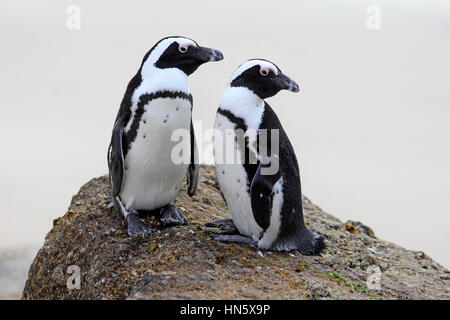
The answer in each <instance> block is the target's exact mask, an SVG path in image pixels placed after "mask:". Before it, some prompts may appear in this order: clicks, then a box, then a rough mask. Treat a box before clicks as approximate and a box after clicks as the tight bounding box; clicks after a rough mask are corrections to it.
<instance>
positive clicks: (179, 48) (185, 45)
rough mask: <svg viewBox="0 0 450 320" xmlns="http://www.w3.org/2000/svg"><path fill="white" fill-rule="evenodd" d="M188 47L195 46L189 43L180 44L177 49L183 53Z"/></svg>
mask: <svg viewBox="0 0 450 320" xmlns="http://www.w3.org/2000/svg"><path fill="white" fill-rule="evenodd" d="M189 47H195V46H194V45H193V44H191V43H186V44H181V45H180V46H179V47H178V50H180V52H182V53H184V52H186V51H188V49H189Z"/></svg>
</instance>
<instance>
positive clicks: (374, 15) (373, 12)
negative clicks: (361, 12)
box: [366, 4, 381, 30]
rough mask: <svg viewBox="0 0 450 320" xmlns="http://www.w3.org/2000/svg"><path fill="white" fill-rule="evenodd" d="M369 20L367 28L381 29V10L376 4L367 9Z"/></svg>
mask: <svg viewBox="0 0 450 320" xmlns="http://www.w3.org/2000/svg"><path fill="white" fill-rule="evenodd" d="M366 13H367V20H366V26H367V29H369V30H379V29H381V9H380V7H379V6H377V5H376V4H372V5H370V6H368V7H367V9H366Z"/></svg>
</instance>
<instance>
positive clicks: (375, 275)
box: [366, 266, 381, 290]
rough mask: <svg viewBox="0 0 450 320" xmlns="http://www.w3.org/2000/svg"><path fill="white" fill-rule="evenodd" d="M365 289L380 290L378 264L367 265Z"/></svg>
mask: <svg viewBox="0 0 450 320" xmlns="http://www.w3.org/2000/svg"><path fill="white" fill-rule="evenodd" d="M367 274H368V277H367V282H366V285H367V289H370V290H380V289H381V270H380V267H379V266H369V267H368V268H367Z"/></svg>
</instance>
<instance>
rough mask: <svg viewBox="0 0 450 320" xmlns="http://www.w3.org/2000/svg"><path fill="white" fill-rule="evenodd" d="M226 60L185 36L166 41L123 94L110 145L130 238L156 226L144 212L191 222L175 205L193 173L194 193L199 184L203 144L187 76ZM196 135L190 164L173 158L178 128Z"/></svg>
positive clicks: (114, 190) (114, 186)
mask: <svg viewBox="0 0 450 320" xmlns="http://www.w3.org/2000/svg"><path fill="white" fill-rule="evenodd" d="M222 59H223V55H222V53H221V52H220V51H217V50H213V49H209V48H205V47H201V46H199V45H198V44H197V43H196V42H195V41H194V40H191V39H188V38H185V37H167V38H164V39H162V40H160V41H159V42H158V43H156V44H155V46H154V47H153V48H152V49H150V51H148V52H147V54H146V55H145V56H144V59H143V61H142V64H141V66H140V68H139V70H138V72H137V73H136V75H135V76H134V77H133V78H132V79H131V81H130V82H129V84H128V87H127V89H126V92H125V95H124V97H123V100H122V103H121V105H120V108H119V112H118V114H117V118H116V121H115V123H114V128H113V132H112V137H111V143H110V145H109V149H108V167H109V179H110V184H111V199H112V201H113V203H114V206H115V208H116V210H117V212H118V213H119V214H120V215H123V216H124V217H125V219H126V220H127V222H128V234H129V235H130V236H135V235H145V234H148V233H151V232H153V231H154V229H152V228H150V227H148V226H146V225H145V223H144V222H143V221H142V220H141V219H140V216H139V214H141V213H149V212H150V213H156V214H160V220H161V222H162V223H163V225H164V226H169V225H178V224H186V223H187V219H186V218H185V216H184V215H183V214H182V213H181V212H180V211H179V210H178V208H177V207H176V206H175V205H174V204H173V203H174V201H175V199H176V197H177V195H178V192H179V190H180V187H181V185H182V183H183V181H184V178H185V177H186V176H187V180H188V190H187V191H188V194H189V195H190V196H192V195H193V194H194V193H195V191H196V188H197V181H198V163H197V161H196V159H197V148H196V142H195V137H194V129H193V126H192V95H191V92H190V90H189V88H188V86H187V77H188V76H189V75H190V74H192V73H193V72H194V71H195V70H197V68H198V67H199V66H200V65H202V64H203V63H206V62H208V61H219V60H222ZM178 129H184V130H187V131H188V132H189V133H190V141H189V143H190V148H189V149H190V155H189V157H188V158H189V159H190V162H189V163H181V164H176V163H175V162H174V161H173V160H172V159H171V151H172V148H173V147H174V146H175V143H176V142H174V141H172V139H171V136H172V133H173V132H174V130H178Z"/></svg>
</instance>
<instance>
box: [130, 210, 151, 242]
mask: <svg viewBox="0 0 450 320" xmlns="http://www.w3.org/2000/svg"><path fill="white" fill-rule="evenodd" d="M127 222H128V235H129V236H130V237H136V236H144V235H147V234H150V233H153V232H155V229H153V228H150V227H148V226H147V225H146V224H145V223H144V222H143V221H142V220H141V219H140V218H139V215H138V214H137V213H136V212H130V213H129V214H128V215H127Z"/></svg>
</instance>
